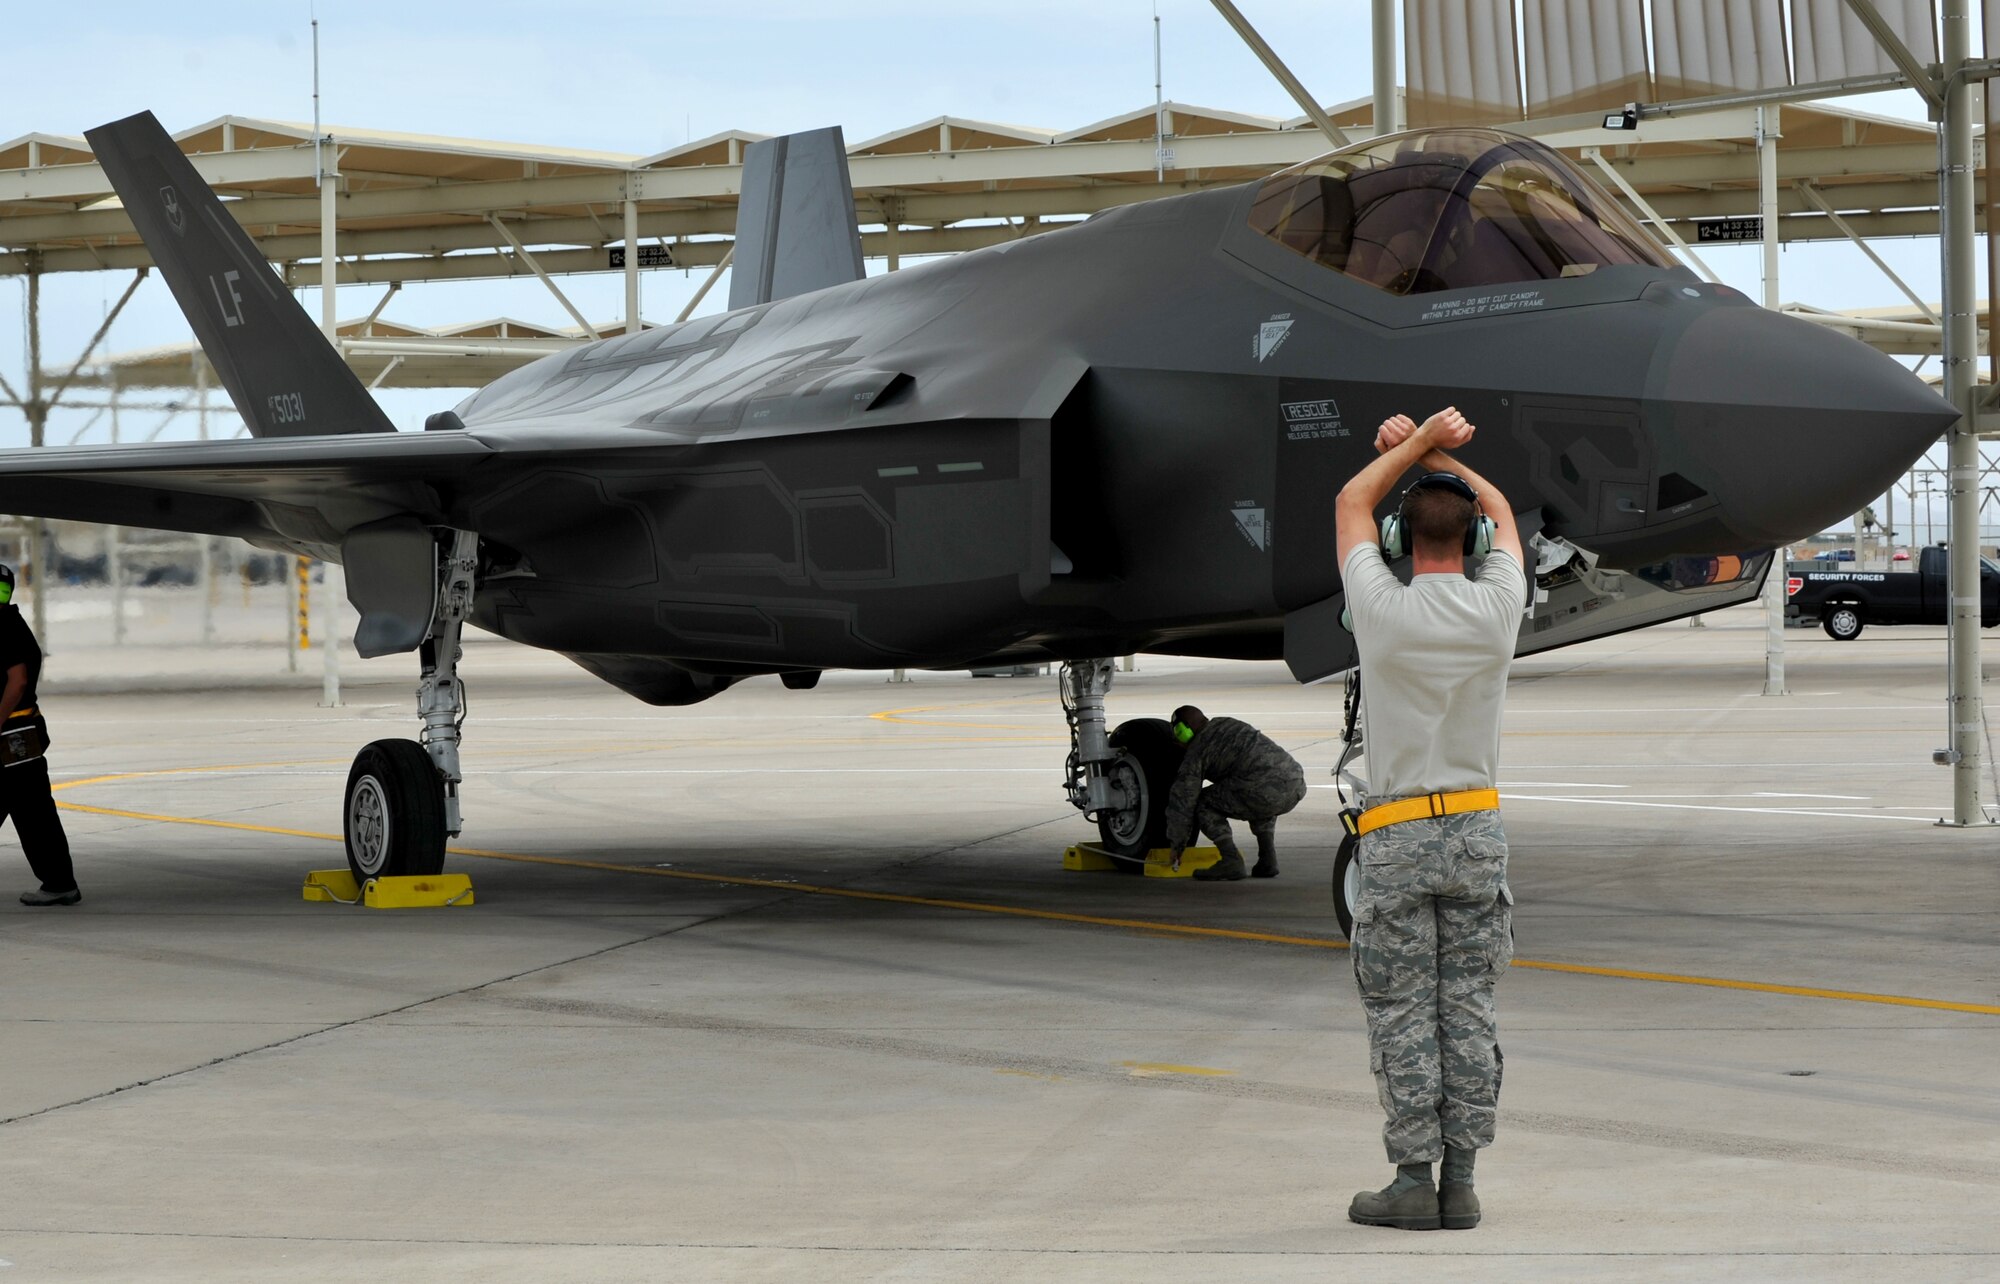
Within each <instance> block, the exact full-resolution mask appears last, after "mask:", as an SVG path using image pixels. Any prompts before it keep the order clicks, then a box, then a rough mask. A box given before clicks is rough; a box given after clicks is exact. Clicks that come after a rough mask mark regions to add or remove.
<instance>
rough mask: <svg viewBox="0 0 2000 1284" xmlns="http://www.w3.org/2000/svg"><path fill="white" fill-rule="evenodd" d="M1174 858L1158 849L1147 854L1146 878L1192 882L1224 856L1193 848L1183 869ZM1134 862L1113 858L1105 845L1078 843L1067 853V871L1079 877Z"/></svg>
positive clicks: (1184, 858) (1187, 852)
mask: <svg viewBox="0 0 2000 1284" xmlns="http://www.w3.org/2000/svg"><path fill="white" fill-rule="evenodd" d="M1173 859H1174V854H1173V852H1172V851H1171V850H1169V849H1167V848H1165V847H1155V848H1154V849H1153V850H1152V851H1150V852H1147V853H1146V867H1145V871H1144V872H1145V875H1146V877H1147V878H1192V877H1194V872H1195V871H1196V870H1198V869H1207V868H1208V867H1209V866H1210V865H1213V864H1215V862H1217V861H1219V860H1221V859H1222V853H1221V852H1219V851H1217V850H1215V848H1213V847H1190V848H1188V849H1187V850H1185V851H1183V852H1182V853H1181V867H1180V868H1179V869H1175V868H1174V866H1173ZM1131 863H1132V858H1130V857H1119V856H1113V855H1111V854H1109V853H1108V852H1106V851H1105V850H1104V844H1102V843H1078V844H1077V845H1076V846H1074V847H1072V848H1070V849H1069V850H1068V851H1065V852H1064V853H1063V868H1064V869H1067V870H1071V871H1073V872H1077V873H1101V872H1103V871H1105V870H1112V869H1117V868H1119V867H1120V866H1121V865H1130V864H1131Z"/></svg>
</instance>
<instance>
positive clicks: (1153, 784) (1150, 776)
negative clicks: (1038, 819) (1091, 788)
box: [1097, 718, 1182, 874]
mask: <svg viewBox="0 0 2000 1284" xmlns="http://www.w3.org/2000/svg"><path fill="white" fill-rule="evenodd" d="M1110 741H1111V747H1112V748H1113V749H1116V750H1118V751H1119V754H1118V762H1117V763H1116V764H1115V765H1114V766H1113V767H1112V771H1113V772H1114V773H1117V774H1119V775H1121V776H1124V777H1125V778H1126V779H1127V780H1128V782H1136V783H1137V785H1138V786H1139V810H1140V816H1139V817H1136V818H1134V817H1107V816H1103V815H1100V816H1099V817H1098V819H1097V837H1098V841H1099V842H1100V843H1102V844H1103V845H1104V850H1105V851H1107V852H1109V853H1111V854H1112V855H1113V856H1121V857H1124V858H1125V859H1123V860H1120V861H1118V862H1117V864H1118V869H1119V870H1120V872H1122V873H1127V874H1141V873H1144V872H1145V867H1144V864H1143V862H1144V861H1145V858H1146V853H1147V852H1149V851H1152V850H1153V849H1154V848H1155V847H1164V846H1166V845H1167V794H1168V792H1169V791H1170V790H1172V789H1173V787H1174V777H1175V776H1177V775H1179V774H1180V770H1181V755H1182V750H1181V747H1180V746H1179V745H1177V744H1175V743H1174V733H1173V730H1172V728H1170V727H1168V725H1167V724H1166V722H1165V721H1163V720H1161V719H1159V718H1134V719H1132V720H1131V721H1130V722H1121V723H1119V724H1118V727H1117V729H1116V730H1114V731H1113V732H1112V733H1111V736H1110ZM1121 822H1122V823H1121Z"/></svg>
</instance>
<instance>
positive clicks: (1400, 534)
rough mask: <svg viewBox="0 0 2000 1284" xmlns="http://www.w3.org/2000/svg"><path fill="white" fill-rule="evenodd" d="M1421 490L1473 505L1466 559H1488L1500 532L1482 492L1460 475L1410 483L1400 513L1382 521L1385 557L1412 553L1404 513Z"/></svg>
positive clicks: (1440, 475)
mask: <svg viewBox="0 0 2000 1284" xmlns="http://www.w3.org/2000/svg"><path fill="white" fill-rule="evenodd" d="M1420 490H1448V491H1450V492H1451V493H1452V494H1454V495H1460V496H1463V497H1464V498H1465V499H1467V500H1469V501H1471V503H1472V521H1471V522H1470V523H1469V524H1468V525H1467V526H1466V528H1465V555H1466V556H1467V557H1485V556H1486V555H1487V554H1488V553H1491V552H1492V551H1493V535H1494V532H1495V531H1496V530H1497V529H1498V527H1496V526H1495V525H1494V523H1493V519H1492V518H1490V517H1488V516H1487V515H1486V513H1485V511H1484V510H1483V509H1481V508H1480V507H1479V495H1478V492H1476V491H1474V490H1473V489H1472V486H1471V484H1470V483H1468V482H1467V481H1466V480H1465V478H1463V477H1460V476H1459V475H1458V474H1457V473H1425V474H1424V475H1423V476H1422V477H1419V478H1417V479H1416V480H1415V481H1413V482H1411V483H1410V486H1409V489H1408V490H1405V491H1404V492H1403V499H1402V502H1401V503H1399V504H1397V505H1396V511H1395V512H1393V513H1391V514H1389V516H1388V517H1386V518H1384V519H1383V520H1382V556H1383V557H1385V558H1388V559H1389V560H1390V561H1394V560H1395V559H1397V558H1399V557H1401V556H1402V555H1403V554H1404V553H1407V552H1408V551H1409V529H1410V526H1409V522H1408V520H1407V519H1406V518H1405V517H1404V516H1403V509H1404V507H1405V506H1407V505H1408V504H1409V502H1410V496H1411V495H1413V494H1415V493H1416V492H1417V491H1420Z"/></svg>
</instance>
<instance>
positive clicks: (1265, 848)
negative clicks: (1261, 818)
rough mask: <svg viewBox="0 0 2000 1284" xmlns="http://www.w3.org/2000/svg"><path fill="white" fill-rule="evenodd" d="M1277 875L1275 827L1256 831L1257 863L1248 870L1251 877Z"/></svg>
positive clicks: (1276, 835) (1274, 876)
mask: <svg viewBox="0 0 2000 1284" xmlns="http://www.w3.org/2000/svg"><path fill="white" fill-rule="evenodd" d="M1277 876H1278V834H1277V830H1276V829H1275V828H1273V829H1260V830H1258V831H1257V863H1256V865H1255V866H1253V867H1252V868H1251V870H1250V877H1252V878H1276V877H1277Z"/></svg>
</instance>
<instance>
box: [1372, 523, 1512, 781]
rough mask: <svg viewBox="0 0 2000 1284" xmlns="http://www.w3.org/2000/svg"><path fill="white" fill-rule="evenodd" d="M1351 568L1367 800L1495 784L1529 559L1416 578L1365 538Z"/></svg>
mask: <svg viewBox="0 0 2000 1284" xmlns="http://www.w3.org/2000/svg"><path fill="white" fill-rule="evenodd" d="M1341 575H1342V579H1343V581H1344V584H1345V587H1346V591H1347V606H1348V609H1349V611H1350V612H1351V613H1352V616H1353V620H1354V639H1355V641H1356V643H1357V644H1358V645H1359V648H1360V652H1361V716H1362V720H1363V721H1362V725H1363V727H1364V729H1365V735H1366V747H1367V753H1368V801H1369V802H1370V803H1379V802H1386V801H1389V800H1392V799H1396V798H1411V797H1415V796H1416V795H1418V794H1428V793H1449V792H1451V791H1454V790H1459V789H1491V788H1492V787H1493V784H1494V779H1495V773H1496V772H1497V771H1498V770H1499V764H1500V707H1501V704H1502V701H1503V700H1504V698H1505V696H1506V694H1507V666H1508V665H1509V664H1510V663H1512V662H1513V659H1514V639H1515V635H1516V634H1517V633H1518V632H1519V631H1520V626H1521V608H1522V606H1523V604H1525V602H1526V601H1527V592H1528V584H1527V577H1526V575H1525V574H1524V573H1523V572H1522V570H1521V563H1520V562H1519V561H1517V560H1516V559H1515V557H1514V555H1513V554H1511V553H1502V552H1496V553H1494V554H1493V555H1492V556H1490V557H1488V558H1487V559H1486V560H1485V561H1484V562H1483V563H1481V565H1480V567H1479V570H1478V573H1477V574H1476V575H1475V576H1474V577H1473V578H1471V579H1467V578H1465V577H1464V576H1462V575H1419V576H1416V577H1415V578H1413V579H1412V580H1411V581H1410V583H1409V584H1408V585H1407V586H1405V585H1404V584H1402V583H1401V582H1400V581H1398V580H1397V579H1396V576H1395V574H1394V573H1393V572H1392V571H1390V569H1389V568H1388V566H1387V565H1386V564H1385V563H1384V562H1383V561H1382V550H1381V549H1380V548H1378V547H1376V546H1375V545H1373V544H1364V545H1362V546H1361V547H1359V548H1356V549H1355V550H1354V551H1353V552H1351V553H1349V554H1348V555H1347V565H1346V566H1344V567H1342V568H1341Z"/></svg>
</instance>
